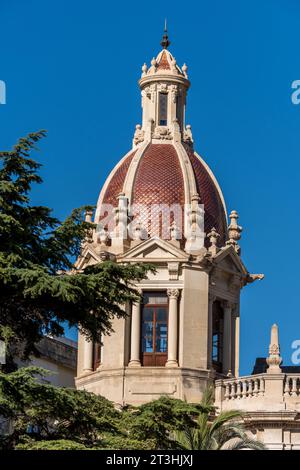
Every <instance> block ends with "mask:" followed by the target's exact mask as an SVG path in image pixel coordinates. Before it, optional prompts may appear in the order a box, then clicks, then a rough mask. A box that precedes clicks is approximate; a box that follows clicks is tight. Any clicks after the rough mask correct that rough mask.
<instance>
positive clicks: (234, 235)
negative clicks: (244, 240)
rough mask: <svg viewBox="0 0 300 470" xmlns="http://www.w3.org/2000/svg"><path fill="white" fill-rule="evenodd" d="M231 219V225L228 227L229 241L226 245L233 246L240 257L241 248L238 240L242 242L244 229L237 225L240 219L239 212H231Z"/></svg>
mask: <svg viewBox="0 0 300 470" xmlns="http://www.w3.org/2000/svg"><path fill="white" fill-rule="evenodd" d="M229 218H230V225H229V226H228V238H229V240H228V241H227V242H226V244H227V245H231V246H233V247H234V249H235V251H236V252H237V253H238V254H239V255H240V254H241V247H240V246H239V244H238V240H240V238H241V232H242V230H243V228H242V227H241V226H240V225H238V223H237V221H238V218H239V215H238V213H237V211H231V213H230V215H229Z"/></svg>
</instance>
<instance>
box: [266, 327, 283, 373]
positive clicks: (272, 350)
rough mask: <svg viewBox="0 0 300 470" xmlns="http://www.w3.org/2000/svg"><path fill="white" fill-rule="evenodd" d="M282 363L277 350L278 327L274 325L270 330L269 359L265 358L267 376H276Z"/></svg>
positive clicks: (278, 349)
mask: <svg viewBox="0 0 300 470" xmlns="http://www.w3.org/2000/svg"><path fill="white" fill-rule="evenodd" d="M281 363H282V358H281V357H280V348H279V335H278V326H277V325H276V323H274V325H272V328H271V341H270V346H269V357H267V364H268V366H269V368H268V369H267V373H268V374H278V373H280V372H281V368H280V364H281Z"/></svg>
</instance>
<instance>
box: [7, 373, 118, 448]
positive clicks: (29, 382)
mask: <svg viewBox="0 0 300 470" xmlns="http://www.w3.org/2000/svg"><path fill="white" fill-rule="evenodd" d="M45 377H46V372H45V371H44V370H43V369H40V368H37V367H27V368H21V369H19V370H17V371H15V372H12V373H10V374H4V373H0V415H1V416H3V417H4V418H9V419H10V420H11V423H12V428H13V432H12V433H11V434H10V435H9V436H7V438H6V439H5V446H6V447H15V445H17V444H19V443H20V442H21V443H22V440H23V438H24V436H25V437H26V436H27V435H28V430H29V429H30V430H31V431H30V433H29V435H31V437H32V438H35V439H36V440H41V439H48V440H58V439H71V440H73V441H76V442H77V441H78V442H80V443H82V444H84V445H87V446H89V445H90V446H91V445H92V444H93V443H94V442H98V441H99V439H100V436H101V433H111V434H112V435H113V434H115V433H118V422H119V421H120V412H119V411H117V410H116V409H115V408H114V406H113V404H112V403H111V402H110V401H109V400H106V399H105V398H103V397H101V396H99V395H94V394H93V393H88V392H86V391H83V390H73V389H68V388H59V387H55V386H53V385H51V384H49V383H45V381H43V379H44V378H45ZM25 444H26V442H25Z"/></svg>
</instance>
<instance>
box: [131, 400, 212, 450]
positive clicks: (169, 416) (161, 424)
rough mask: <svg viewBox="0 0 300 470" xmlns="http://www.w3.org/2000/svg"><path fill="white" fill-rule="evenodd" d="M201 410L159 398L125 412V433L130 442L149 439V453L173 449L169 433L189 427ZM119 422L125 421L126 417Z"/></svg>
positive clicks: (193, 406) (180, 401) (172, 441)
mask: <svg viewBox="0 0 300 470" xmlns="http://www.w3.org/2000/svg"><path fill="white" fill-rule="evenodd" d="M204 410H205V411H206V408H205V407H202V406H201V405H198V404H189V403H186V402H185V401H182V400H176V399H174V398H168V397H165V396H163V397H161V398H159V399H158V400H154V401H152V402H150V403H146V404H145V405H141V406H140V407H139V408H138V409H137V410H136V411H134V412H130V411H129V412H127V420H128V429H129V432H130V435H131V436H132V438H135V439H137V440H139V441H141V442H143V441H145V440H147V439H151V441H152V442H153V444H154V447H152V449H172V448H176V446H177V444H176V443H175V442H174V440H173V439H172V438H171V436H172V433H173V432H174V431H175V430H178V429H184V428H185V427H188V426H193V425H194V418H195V417H197V416H198V415H199V413H201V412H202V411H204ZM123 419H124V420H125V421H126V417H125V418H123ZM177 447H178V446H177Z"/></svg>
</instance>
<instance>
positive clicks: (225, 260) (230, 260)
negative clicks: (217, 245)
mask: <svg viewBox="0 0 300 470" xmlns="http://www.w3.org/2000/svg"><path fill="white" fill-rule="evenodd" d="M214 263H215V264H216V265H217V266H218V268H219V269H223V270H224V271H227V272H230V273H237V274H247V269H246V267H245V265H244V264H243V262H242V260H241V258H240V257H239V255H238V254H237V253H236V251H235V250H234V248H232V246H228V247H226V248H223V249H222V250H220V251H219V252H218V253H217V254H216V256H215V257H214Z"/></svg>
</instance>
